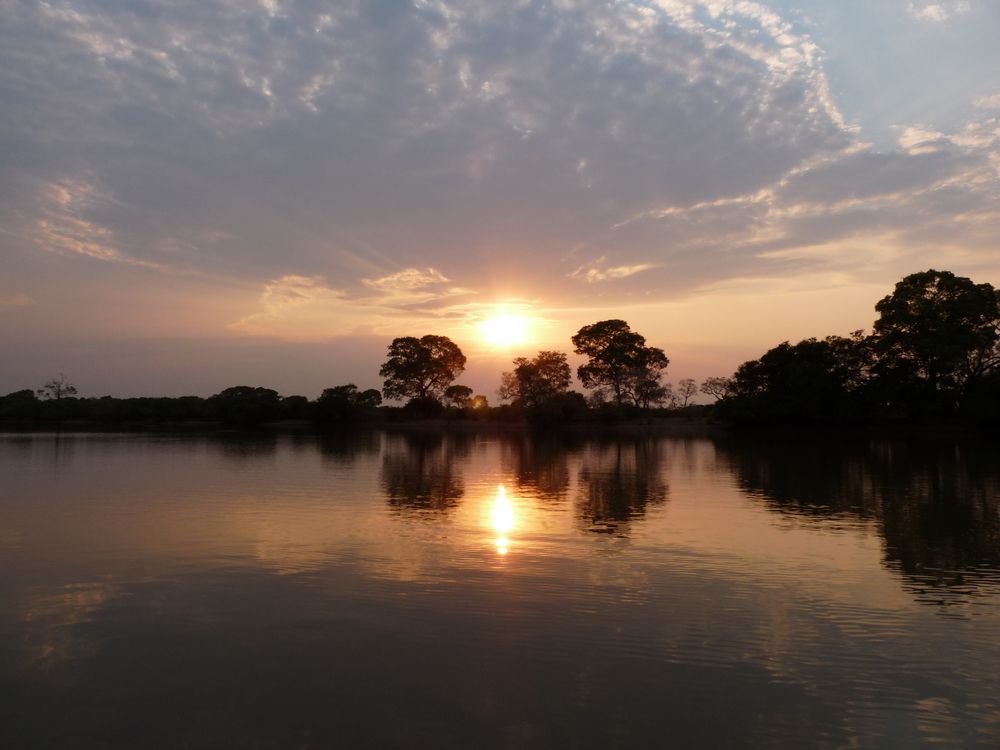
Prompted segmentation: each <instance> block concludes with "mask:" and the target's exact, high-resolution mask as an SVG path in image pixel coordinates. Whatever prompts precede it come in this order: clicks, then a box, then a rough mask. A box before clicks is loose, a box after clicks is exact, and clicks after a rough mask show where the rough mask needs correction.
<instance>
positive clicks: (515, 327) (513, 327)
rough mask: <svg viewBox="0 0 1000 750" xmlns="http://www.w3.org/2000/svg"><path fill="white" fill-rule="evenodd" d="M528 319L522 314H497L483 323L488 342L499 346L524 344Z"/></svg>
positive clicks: (483, 330) (483, 332)
mask: <svg viewBox="0 0 1000 750" xmlns="http://www.w3.org/2000/svg"><path fill="white" fill-rule="evenodd" d="M527 332H528V319H527V318H524V317H521V316H520V315H496V316H494V317H492V318H490V319H489V320H486V321H484V322H483V324H482V335H483V339H484V340H485V341H486V343H488V344H490V345H492V346H497V347H509V346H514V345H515V344H523V343H524V342H525V340H526V339H527Z"/></svg>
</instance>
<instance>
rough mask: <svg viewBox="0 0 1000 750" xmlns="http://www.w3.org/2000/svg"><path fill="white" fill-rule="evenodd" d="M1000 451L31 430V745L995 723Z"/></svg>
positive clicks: (728, 733)
mask: <svg viewBox="0 0 1000 750" xmlns="http://www.w3.org/2000/svg"><path fill="white" fill-rule="evenodd" d="M997 455H998V454H997V451H996V446H984V445H978V446H977V445H975V444H969V443H955V442H946V441H937V442H915V441H891V440H877V439H871V440H864V439H858V438H854V439H844V440H839V441H836V440H827V441H802V440H797V441H788V442H775V441H761V440H757V441H750V442H739V441H733V440H725V441H715V442H713V441H709V440H678V439H648V438H646V439H609V440H597V439H583V438H577V439H563V440H555V439H550V440H545V439H535V440H530V439H528V438H526V437H521V436H507V437H497V436H470V435H457V436H455V435H453V436H444V435H436V434H426V435H408V436H407V435H400V434H385V433H369V434H361V435H357V436H353V437H343V438H338V439H318V438H311V437H273V438H258V439H233V438H230V439H223V438H218V437H166V436H134V435H133V436H107V435H105V436H98V435H77V436H66V435H62V436H58V437H56V436H51V435H49V436H44V435H43V436H13V435H8V436H5V437H0V472H2V473H0V747H3V748H11V749H14V748H49V747H51V748H60V749H63V748H177V747H183V748H244V747H245V748H330V747H348V748H355V747H433V748H451V747H454V748H493V747H497V748H549V747H559V748H574V747H579V748H591V747H593V748H606V747H679V748H698V747H706V748H716V747H718V748H726V747H748V748H772V747H773V748H779V747H780V748H807V747H808V748H842V747H860V748H914V747H923V746H932V745H933V746H935V747H988V748H996V747H998V746H1000V675H998V672H997V666H998V665H1000V511H998V508H1000V461H997V460H996V459H997Z"/></svg>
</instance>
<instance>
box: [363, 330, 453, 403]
mask: <svg viewBox="0 0 1000 750" xmlns="http://www.w3.org/2000/svg"><path fill="white" fill-rule="evenodd" d="M388 354H389V358H388V359H387V360H386V361H385V364H383V365H382V367H381V369H379V375H381V376H382V377H383V378H384V379H385V380H384V382H383V384H382V394H383V395H384V396H385V397H386V398H387V399H400V400H401V399H410V400H421V401H422V400H426V399H433V400H440V399H441V397H442V396H443V395H444V392H445V391H446V390H447V388H448V386H449V385H451V383H452V381H453V380H455V378H457V377H458V376H459V375H460V374H461V373H462V371H463V370H464V369H465V355H464V354H462V350H461V349H459V348H458V345H457V344H455V342H454V341H452V340H451V339H450V338H448V337H447V336H434V335H427V336H422V337H420V338H416V337H415V336H402V337H400V338H396V339H393V340H392V343H391V344H389V352H388Z"/></svg>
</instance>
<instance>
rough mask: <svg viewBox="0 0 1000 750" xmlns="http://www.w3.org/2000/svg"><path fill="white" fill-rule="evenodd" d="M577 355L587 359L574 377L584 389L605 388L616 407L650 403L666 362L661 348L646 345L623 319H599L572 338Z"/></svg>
mask: <svg viewBox="0 0 1000 750" xmlns="http://www.w3.org/2000/svg"><path fill="white" fill-rule="evenodd" d="M572 340H573V346H574V347H575V350H574V351H576V353H577V354H583V355H585V356H586V357H587V358H588V361H587V362H586V363H585V364H582V365H580V367H579V368H577V371H576V374H577V377H579V378H580V382H581V383H583V385H584V387H585V388H604V387H606V388H609V389H610V390H611V392H612V393H613V394H614V397H615V402H616V403H618V404H622V403H626V402H629V401H631V402H632V403H634V404H635V405H636V406H644V405H648V404H649V403H650V396H656V395H658V391H657V388H658V387H659V381H660V377H661V376H662V374H663V372H665V371H666V369H667V365H668V364H669V363H670V360H669V359H668V358H667V355H666V354H664V353H663V350H662V349H657V348H656V347H652V346H646V339H645V337H644V336H642V335H640V334H638V333H636V332H635V331H633V330H632V329H631V328H630V327H629V324H628V323H626V322H625V321H624V320H617V319H615V320H601V321H599V322H597V323H591V324H590V325H586V326H584V327H583V328H581V329H580V330H579V331H577V332H576V334H575V335H574V336H573V339H572Z"/></svg>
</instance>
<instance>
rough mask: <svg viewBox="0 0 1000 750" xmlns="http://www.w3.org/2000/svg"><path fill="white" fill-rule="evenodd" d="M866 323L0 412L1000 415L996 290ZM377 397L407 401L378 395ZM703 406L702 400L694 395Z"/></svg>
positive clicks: (965, 293)
mask: <svg viewBox="0 0 1000 750" xmlns="http://www.w3.org/2000/svg"><path fill="white" fill-rule="evenodd" d="M875 309H876V312H877V313H878V318H877V320H876V321H875V323H874V326H873V330H872V333H871V334H868V335H866V334H865V333H864V332H863V331H856V332H854V333H853V334H851V335H850V336H846V337H843V336H827V337H826V338H823V339H815V338H810V339H806V340H804V341H800V342H798V343H797V344H792V343H790V342H787V341H786V342H784V343H781V344H779V345H778V346H776V347H774V348H772V349H770V350H769V351H767V352H766V353H765V354H764V355H762V356H761V357H760V358H759V359H755V360H751V361H749V362H745V363H744V364H742V365H741V366H740V367H739V369H738V370H737V371H736V373H735V374H734V375H733V376H732V377H711V378H707V379H706V380H705V381H704V382H703V383H702V384H701V385H700V388H699V386H698V384H697V383H695V381H693V380H691V379H685V380H681V381H680V382H679V383H678V387H677V388H676V389H675V388H674V387H673V386H672V384H670V383H667V382H664V377H665V374H666V371H667V366H668V365H669V363H670V360H669V358H668V357H667V355H666V354H665V353H664V351H663V350H662V349H659V348H657V347H653V346H649V345H647V343H646V339H645V338H644V337H643V336H642V335H640V334H639V333H637V332H635V331H633V330H632V329H631V328H630V326H629V324H628V323H627V322H625V321H624V320H618V319H613V320H602V321H598V322H596V323H592V324H589V325H585V326H583V327H582V328H580V330H579V331H577V333H576V334H575V335H574V336H573V337H572V339H571V341H572V344H573V351H574V352H575V353H576V354H578V355H581V356H583V357H584V358H585V361H584V363H583V364H581V365H580V366H579V367H578V368H577V370H576V376H577V378H578V379H579V381H580V383H581V384H582V385H583V387H584V388H585V389H586V390H587V391H588V393H587V394H583V393H580V392H577V391H573V390H571V388H570V385H571V383H572V379H573V378H572V376H573V372H572V370H571V368H570V365H569V363H568V361H567V355H566V354H565V353H564V352H559V351H553V350H544V351H540V352H538V353H537V354H536V355H535V356H534V357H518V358H516V359H515V360H514V361H513V362H512V369H511V370H509V371H507V372H504V373H503V374H502V376H501V382H500V388H499V390H498V391H497V395H498V397H499V398H500V400H501V401H503V402H504V403H503V404H501V405H499V406H490V403H489V399H488V398H487V397H486V396H485V395H483V394H475V393H474V392H473V390H472V389H471V388H469V387H468V386H465V385H461V384H456V383H455V380H456V379H457V378H458V376H459V375H461V373H462V372H463V371H464V369H465V364H466V357H465V355H464V354H463V353H462V350H461V349H460V348H459V347H458V345H457V344H455V342H453V341H452V340H451V339H450V338H448V337H447V336H438V335H426V336H422V337H419V338H418V337H414V336H403V337H399V338H396V339H393V341H392V343H391V344H389V348H388V352H387V358H386V361H385V362H384V363H383V364H382V367H381V368H380V370H379V375H380V376H381V377H382V379H383V385H382V390H381V392H380V391H378V390H375V389H369V390H364V391H362V390H359V389H358V388H357V387H356V386H355V385H353V384H350V383H349V384H346V385H339V386H336V387H332V388H327V389H326V390H324V391H323V393H322V394H321V395H320V397H319V398H317V399H316V400H314V401H311V400H309V399H307V398H306V397H304V396H281V395H280V394H279V393H278V392H277V391H274V390H271V389H269V388H254V387H249V386H236V387H233V388H227V389H226V390H224V391H222V392H221V393H218V394H216V395H214V396H211V397H210V398H199V397H196V396H186V397H182V398H125V399H119V398H112V397H110V396H106V397H104V398H78V397H77V393H76V389H75V388H74V387H73V385H72V384H71V383H69V381H68V380H67V379H66V377H65V376H60V377H59V378H56V379H54V380H51V381H49V382H48V383H46V384H45V385H44V386H43V388H41V389H40V390H39V391H37V392H36V391H31V390H23V391H17V392H14V393H11V394H8V395H7V396H4V397H2V398H0V420H3V421H8V422H10V421H15V422H26V423H33V422H64V421H84V422H99V423H121V424H128V423H148V422H154V423H171V422H185V423H190V422H205V423H208V422H217V423H222V424H226V425H236V426H252V425H259V424H264V423H268V422H278V421H283V420H296V421H309V422H313V423H315V424H318V425H332V424H343V423H346V422H355V421H364V420H372V419H380V420H394V419H403V420H412V419H425V420H426V419H434V418H449V419H483V420H486V419H488V420H495V421H522V420H527V421H531V422H535V423H541V424H564V423H568V422H579V421H603V422H615V421H620V420H622V419H629V418H633V417H635V416H636V415H645V416H649V415H651V414H653V413H658V414H661V415H663V414H666V413H669V412H672V411H674V410H677V409H678V408H679V409H682V410H686V411H687V412H688V413H690V410H691V409H692V407H691V406H689V404H690V403H691V402H692V399H693V398H694V397H695V396H696V394H697V393H698V392H699V391H700V392H701V393H704V394H707V395H710V396H712V397H713V398H714V399H715V400H716V403H715V405H714V406H713V407H711V412H712V414H713V416H715V417H717V418H718V419H719V420H720V421H725V422H728V423H732V424H737V425H739V424H753V425H758V424H775V423H777V424H780V423H789V422H824V423H845V424H847V423H864V422H868V421H871V420H876V419H889V420H900V419H903V420H913V419H932V420H941V419H954V418H960V419H964V420H967V421H976V422H1000V292H998V291H997V290H996V289H994V288H993V287H992V286H991V285H990V284H976V283H974V282H972V281H971V280H970V279H967V278H964V277H960V276H955V275H954V274H952V273H950V272H948V271H935V270H929V271H924V272H921V273H915V274H911V275H909V276H907V277H905V278H904V279H902V280H901V281H900V282H899V283H897V284H896V287H895V289H894V291H893V292H892V294H890V295H888V296H886V297H885V298H884V299H882V300H881V301H880V302H878V304H877V305H876V306H875ZM383 396H384V397H385V398H386V399H390V400H393V401H397V402H403V403H404V405H403V406H401V407H395V406H384V405H382V398H383ZM695 408H697V409H707V408H708V407H695Z"/></svg>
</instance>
